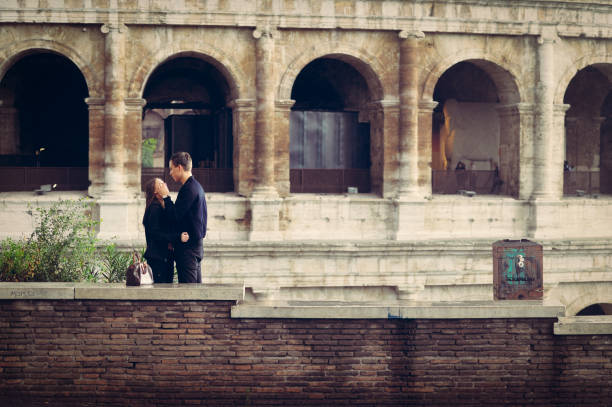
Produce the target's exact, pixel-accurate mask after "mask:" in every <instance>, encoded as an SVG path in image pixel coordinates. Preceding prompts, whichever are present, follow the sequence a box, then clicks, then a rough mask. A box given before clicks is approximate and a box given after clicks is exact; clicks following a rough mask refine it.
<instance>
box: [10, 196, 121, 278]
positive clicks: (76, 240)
mask: <svg viewBox="0 0 612 407" xmlns="http://www.w3.org/2000/svg"><path fill="white" fill-rule="evenodd" d="M92 209H93V202H91V201H87V200H84V199H81V200H78V201H68V200H60V201H58V202H56V203H54V204H53V205H51V207H49V208H35V209H33V210H32V209H30V210H29V211H28V213H30V214H31V215H32V217H33V218H34V221H35V225H36V227H35V229H34V231H33V232H32V234H31V235H30V237H29V238H27V239H22V240H13V239H10V238H9V239H5V240H4V241H2V242H0V281H24V282H25V281H92V282H97V281H105V282H120V281H123V279H124V278H125V270H126V268H127V267H128V266H129V265H130V263H131V261H132V257H131V254H129V253H126V252H121V251H120V250H119V249H117V247H116V246H115V245H114V244H112V243H108V244H106V245H101V243H100V242H99V241H98V240H97V238H96V231H95V226H96V225H97V222H96V221H94V220H93V218H92ZM100 246H101V247H100ZM98 247H99V248H98Z"/></svg>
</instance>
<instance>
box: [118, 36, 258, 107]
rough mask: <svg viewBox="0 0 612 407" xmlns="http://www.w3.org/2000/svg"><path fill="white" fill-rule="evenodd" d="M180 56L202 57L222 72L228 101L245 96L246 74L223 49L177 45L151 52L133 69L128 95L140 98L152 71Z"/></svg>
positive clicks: (246, 87)
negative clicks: (189, 47)
mask: <svg viewBox="0 0 612 407" xmlns="http://www.w3.org/2000/svg"><path fill="white" fill-rule="evenodd" d="M180 57H192V58H197V59H202V60H204V61H206V62H208V63H210V64H211V65H213V66H214V67H215V68H217V69H218V70H219V72H221V73H222V75H223V76H224V77H225V80H226V81H227V83H228V85H229V88H230V92H229V94H230V100H228V101H227V102H230V101H235V100H239V99H242V98H244V97H245V95H243V93H246V89H248V86H247V84H246V80H247V78H246V76H245V74H244V72H242V70H241V69H240V68H239V66H238V64H237V63H235V62H234V61H233V60H232V59H231V58H230V57H229V56H227V54H225V53H224V52H223V51H221V50H219V49H217V48H214V47H206V46H204V47H202V46H201V47H199V48H196V49H192V50H185V49H182V48H178V47H168V48H165V49H163V50H160V51H158V52H157V53H151V54H149V55H148V57H147V58H145V59H144V60H143V62H142V63H141V64H140V65H139V67H138V68H137V69H136V70H135V71H134V74H133V75H132V77H131V79H130V81H129V85H128V97H131V98H140V97H142V95H143V93H144V88H145V85H146V83H147V81H148V79H149V77H150V76H151V74H152V73H153V71H154V70H155V69H156V68H157V67H158V66H160V65H162V64H163V63H165V62H168V61H170V60H172V59H175V58H180Z"/></svg>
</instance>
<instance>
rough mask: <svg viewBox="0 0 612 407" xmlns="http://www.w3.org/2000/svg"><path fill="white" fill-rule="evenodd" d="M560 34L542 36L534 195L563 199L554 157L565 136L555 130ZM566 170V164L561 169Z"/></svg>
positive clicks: (539, 43)
mask: <svg viewBox="0 0 612 407" xmlns="http://www.w3.org/2000/svg"><path fill="white" fill-rule="evenodd" d="M555 37H556V34H553V33H550V32H546V33H542V35H540V37H539V38H538V76H539V80H538V83H537V87H536V100H537V104H536V126H535V140H534V141H535V145H534V152H535V156H534V185H533V193H532V196H531V197H532V198H535V199H548V200H550V199H553V200H555V199H559V198H561V196H562V194H563V190H562V186H561V185H558V184H557V183H556V180H557V176H556V173H557V169H556V168H555V165H556V163H557V162H558V158H557V157H554V156H553V154H554V152H556V151H558V148H555V143H559V142H561V140H560V139H561V138H562V137H564V134H563V136H561V135H558V134H555V128H554V124H553V121H554V106H553V91H554V76H553V65H554V50H553V47H554V43H555ZM559 170H560V171H561V172H562V171H563V167H561V168H560V169H559Z"/></svg>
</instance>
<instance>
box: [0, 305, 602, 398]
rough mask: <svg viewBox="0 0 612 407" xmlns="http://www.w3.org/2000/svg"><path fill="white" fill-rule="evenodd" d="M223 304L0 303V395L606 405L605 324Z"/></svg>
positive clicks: (1, 396)
mask: <svg viewBox="0 0 612 407" xmlns="http://www.w3.org/2000/svg"><path fill="white" fill-rule="evenodd" d="M231 305H232V303H231V302H221V301H215V302H198V301H183V302H175V301H134V302H128V301H59V300H58V301H52V300H44V301H43V300H41V301H30V300H20V301H0V405H2V406H21V405H24V406H30V405H51V406H53V405H62V406H64V405H75V406H77V405H78V406H89V405H113V406H114V405H129V406H176V405H194V404H195V405H207V406H213V405H215V406H216V405H241V406H249V405H266V406H271V405H273V406H274V405H287V406H302V405H312V406H330V405H333V406H341V405H354V406H361V405H393V406H396V405H402V406H412V405H414V406H447V405H453V406H482V405H491V406H503V405H506V406H518V405H521V406H547V407H548V406H553V405H557V406H606V405H612V336H611V335H601V336H554V335H553V331H552V329H553V323H554V322H555V321H554V319H508V320H501V319H485V320H480V319H471V320H470V319H466V320H399V319H392V320H312V319H311V320H307V319H304V320H300V319H297V320H296V319H286V320H284V319H283V320H281V319H270V320H263V319H231V318H230V307H231Z"/></svg>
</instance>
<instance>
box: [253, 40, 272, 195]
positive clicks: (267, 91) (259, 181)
mask: <svg viewBox="0 0 612 407" xmlns="http://www.w3.org/2000/svg"><path fill="white" fill-rule="evenodd" d="M272 36H273V32H272V30H271V29H269V28H266V29H256V30H255V31H254V32H253V37H255V91H256V95H257V107H256V112H255V176H256V179H255V190H254V193H255V194H264V195H277V192H276V188H275V187H274V112H275V106H274V83H275V80H274V79H275V72H274V39H273V37H272Z"/></svg>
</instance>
